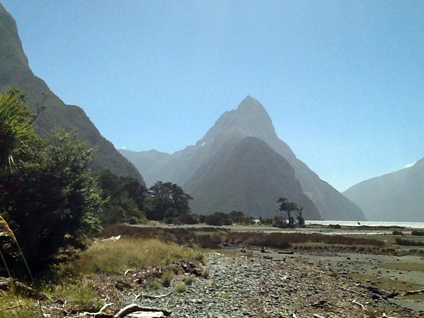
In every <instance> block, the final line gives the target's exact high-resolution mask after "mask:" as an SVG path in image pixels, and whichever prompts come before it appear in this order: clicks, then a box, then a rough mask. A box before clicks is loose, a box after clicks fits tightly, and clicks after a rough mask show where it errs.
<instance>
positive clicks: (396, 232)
mask: <svg viewBox="0 0 424 318" xmlns="http://www.w3.org/2000/svg"><path fill="white" fill-rule="evenodd" d="M392 235H403V233H402V231H398V230H394V231H393V232H392Z"/></svg>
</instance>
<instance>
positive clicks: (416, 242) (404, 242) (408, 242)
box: [396, 238, 424, 246]
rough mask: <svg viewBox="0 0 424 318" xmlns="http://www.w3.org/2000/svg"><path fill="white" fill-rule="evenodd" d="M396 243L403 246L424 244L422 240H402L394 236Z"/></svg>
mask: <svg viewBox="0 0 424 318" xmlns="http://www.w3.org/2000/svg"><path fill="white" fill-rule="evenodd" d="M396 244H398V245H403V246H424V242H418V241H413V240H403V239H401V238H396Z"/></svg>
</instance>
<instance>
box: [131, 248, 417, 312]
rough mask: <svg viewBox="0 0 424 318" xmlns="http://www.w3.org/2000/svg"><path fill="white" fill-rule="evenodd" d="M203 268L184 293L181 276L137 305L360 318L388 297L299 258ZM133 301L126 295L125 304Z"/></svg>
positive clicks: (222, 260)
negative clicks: (178, 288)
mask: <svg viewBox="0 0 424 318" xmlns="http://www.w3.org/2000/svg"><path fill="white" fill-rule="evenodd" d="M205 267H206V268H208V269H209V272H210V275H209V278H208V279H204V278H201V277H198V278H195V279H194V280H193V282H192V284H191V285H189V286H187V291H186V292H176V288H175V286H176V285H177V284H179V281H181V280H182V278H183V276H182V275H180V276H178V277H177V278H176V279H175V280H174V281H173V283H172V285H171V286H170V287H168V288H164V287H161V289H159V290H157V291H156V292H155V293H154V294H156V295H167V294H168V293H169V295H168V296H166V297H162V298H157V299H151V298H143V297H140V298H138V299H137V300H136V301H135V303H138V304H139V305H142V306H150V307H157V308H164V309H167V310H169V311H171V312H172V314H171V317H181V318H182V317H190V318H195V317H199V318H200V317H202V318H203V317H211V318H212V317H214V318H215V317H222V318H233V317H234V318H236V317H313V315H314V314H315V315H319V316H321V317H325V318H330V317H355V318H357V317H368V316H367V315H366V311H365V310H364V309H363V308H362V307H361V306H360V305H359V304H362V305H364V306H365V308H366V309H367V310H373V309H376V308H377V307H379V306H380V308H381V305H382V304H383V305H384V300H382V299H376V300H373V299H372V295H371V294H369V293H368V292H367V291H366V290H365V289H364V288H363V287H361V286H359V285H358V284H355V282H353V281H352V280H350V279H349V278H347V277H343V276H339V275H334V273H331V272H329V271H328V270H325V269H321V268H319V267H316V266H313V265H311V264H309V263H307V262H305V261H302V260H299V259H297V258H295V257H290V256H281V257H279V258H271V257H269V256H267V255H266V254H263V255H262V254H260V253H257V254H253V255H252V254H251V255H250V256H246V255H243V254H237V255H225V254H220V253H210V254H209V255H208V256H207V260H206V265H205ZM149 294H150V295H152V292H149ZM132 297H133V296H132ZM133 299H134V298H133ZM130 300H131V299H130V297H128V299H127V302H129V301H130ZM133 302H134V301H133ZM355 302H357V303H355ZM382 302H383V303H382ZM358 303H359V304H358ZM398 317H402V316H398ZM410 317H413V316H410ZM417 317H418V316H417Z"/></svg>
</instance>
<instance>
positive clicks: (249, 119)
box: [120, 96, 364, 220]
mask: <svg viewBox="0 0 424 318" xmlns="http://www.w3.org/2000/svg"><path fill="white" fill-rule="evenodd" d="M246 137H255V138H247V139H246ZM250 148H251V149H250ZM120 152H121V153H122V154H123V155H124V156H126V157H127V158H128V160H130V161H131V162H133V163H134V165H135V166H136V167H137V169H139V171H140V172H141V173H142V174H143V176H144V177H145V180H146V183H147V185H148V186H149V185H152V184H153V183H154V182H156V181H159V180H160V181H171V182H175V183H177V184H179V185H181V186H182V187H183V188H184V189H185V190H186V191H188V192H189V193H190V194H191V195H192V196H193V197H194V200H193V202H192V206H193V207H194V208H195V209H198V210H195V211H196V212H200V213H210V212H213V211H217V210H221V211H223V212H229V211H230V210H232V209H240V210H243V209H244V210H243V211H244V212H246V213H248V214H250V215H252V216H259V215H271V214H274V213H275V211H276V208H277V205H276V204H275V205H274V208H271V206H270V205H269V204H266V203H265V201H267V200H269V202H271V203H270V204H274V203H275V201H276V200H277V199H278V198H279V197H282V196H286V197H287V198H288V199H290V200H293V201H295V202H297V203H298V204H301V205H303V206H304V207H305V213H306V214H305V215H306V217H307V218H310V219H317V218H323V219H328V220H364V215H363V213H362V211H361V210H360V209H359V208H358V207H357V206H356V205H355V204H354V203H352V202H351V201H349V200H348V199H347V198H345V197H344V196H343V195H342V194H340V193H339V192H338V191H337V190H335V189H334V188H333V187H331V186H330V185H329V184H328V183H326V182H325V181H322V180H321V179H320V178H319V177H318V176H317V175H316V174H315V173H314V172H313V171H311V170H310V169H309V168H308V167H307V166H306V165H305V164H304V163H303V162H302V161H300V160H298V159H297V158H296V156H295V154H294V153H293V152H292V151H291V149H290V147H289V146H288V145H287V144H286V143H284V142H283V141H281V140H280V139H279V138H278V136H277V134H276V132H275V129H274V126H273V124H272V121H271V118H270V117H269V115H268V113H267V112H266V110H265V108H264V107H263V106H262V105H261V104H260V103H259V102H258V101H257V100H255V99H254V98H252V97H250V96H248V97H246V98H245V99H244V100H243V101H242V102H241V104H240V105H239V106H238V108H237V109H236V110H233V111H227V112H225V113H224V114H223V115H222V116H221V117H220V118H219V119H218V120H217V121H216V123H215V125H214V126H213V127H212V128H211V129H210V130H209V131H208V132H207V133H206V135H205V136H204V137H203V138H202V139H200V140H199V141H198V142H197V143H196V145H194V146H188V147H186V148H185V149H184V150H181V151H178V152H175V153H173V154H172V155H170V154H165V153H161V152H157V151H154V150H151V151H145V152H132V151H127V150H120ZM292 172H294V174H293V173H292ZM253 176H254V177H253ZM298 185H300V187H299V186H298ZM271 188H273V189H277V191H275V192H273V191H271V190H270V189H271ZM271 192H272V193H271ZM274 196H276V197H274ZM305 196H306V197H307V198H308V199H309V200H310V201H311V202H309V201H308V200H306V198H305ZM311 203H312V204H311ZM237 207H238V208H237ZM306 207H308V209H309V211H307V209H306ZM316 210H317V211H319V212H318V213H317V212H316Z"/></svg>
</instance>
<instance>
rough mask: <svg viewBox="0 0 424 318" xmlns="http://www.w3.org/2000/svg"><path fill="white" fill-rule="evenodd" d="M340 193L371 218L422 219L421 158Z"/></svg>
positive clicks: (423, 169) (423, 171) (423, 182)
mask: <svg viewBox="0 0 424 318" xmlns="http://www.w3.org/2000/svg"><path fill="white" fill-rule="evenodd" d="M343 194H344V195H345V196H346V197H348V198H349V199H350V200H352V201H353V202H355V203H356V204H357V205H358V206H359V207H360V208H361V209H362V211H363V212H364V214H365V216H366V218H367V219H368V220H371V221H404V222H423V221H424V213H423V212H424V211H423V209H424V159H421V160H419V161H418V162H417V163H415V164H414V165H413V166H412V167H409V168H405V169H402V170H399V171H396V172H393V173H389V174H386V175H383V176H380V177H376V178H372V179H369V180H365V181H363V182H360V183H358V184H356V185H354V186H352V187H351V188H349V189H348V190H346V191H345V192H343Z"/></svg>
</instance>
